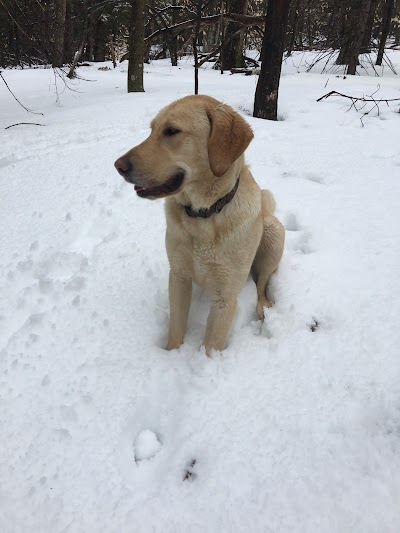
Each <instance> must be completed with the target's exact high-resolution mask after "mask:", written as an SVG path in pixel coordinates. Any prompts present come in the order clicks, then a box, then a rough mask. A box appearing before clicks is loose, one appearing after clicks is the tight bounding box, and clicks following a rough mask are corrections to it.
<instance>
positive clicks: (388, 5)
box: [376, 0, 394, 65]
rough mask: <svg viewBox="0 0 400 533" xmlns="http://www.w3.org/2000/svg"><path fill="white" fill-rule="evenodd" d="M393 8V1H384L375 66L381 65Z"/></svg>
mask: <svg viewBox="0 0 400 533" xmlns="http://www.w3.org/2000/svg"><path fill="white" fill-rule="evenodd" d="M393 7H394V0H385V3H384V6H383V17H382V33H381V39H380V41H379V50H378V56H377V58H376V64H377V65H382V59H383V54H384V52H385V45H386V39H387V36H388V35H389V30H390V23H391V21H392V13H393Z"/></svg>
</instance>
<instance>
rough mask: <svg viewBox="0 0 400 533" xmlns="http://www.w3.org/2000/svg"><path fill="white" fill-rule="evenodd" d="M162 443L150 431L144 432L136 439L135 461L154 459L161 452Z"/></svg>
mask: <svg viewBox="0 0 400 533" xmlns="http://www.w3.org/2000/svg"><path fill="white" fill-rule="evenodd" d="M160 448H161V442H160V441H159V440H158V438H157V435H156V434H155V433H154V432H153V431H151V430H150V429H144V430H142V431H141V432H140V433H139V434H138V436H137V437H136V440H135V444H134V453H135V461H136V462H138V461H144V460H146V459H152V458H153V457H155V455H157V453H158V452H159V451H160Z"/></svg>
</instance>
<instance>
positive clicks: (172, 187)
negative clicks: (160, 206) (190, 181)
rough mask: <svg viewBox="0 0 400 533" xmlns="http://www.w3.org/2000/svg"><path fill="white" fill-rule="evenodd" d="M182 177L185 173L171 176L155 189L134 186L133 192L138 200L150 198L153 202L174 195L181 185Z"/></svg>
mask: <svg viewBox="0 0 400 533" xmlns="http://www.w3.org/2000/svg"><path fill="white" fill-rule="evenodd" d="M184 177H185V173H184V172H179V173H178V174H175V175H174V176H172V178H170V179H169V180H168V181H166V182H165V183H162V184H161V185H157V186H156V187H148V188H146V187H140V186H139V185H135V191H136V194H137V195H138V196H140V198H150V199H153V200H154V199H156V198H164V197H165V196H169V195H170V194H173V193H175V192H176V191H177V190H178V189H179V187H180V186H181V185H182V183H183V179H184Z"/></svg>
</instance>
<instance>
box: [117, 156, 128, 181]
mask: <svg viewBox="0 0 400 533" xmlns="http://www.w3.org/2000/svg"><path fill="white" fill-rule="evenodd" d="M114 166H115V168H116V169H117V170H118V172H119V173H120V174H121V176H124V177H125V176H126V174H128V173H129V172H130V171H131V170H132V163H131V162H130V161H129V159H126V158H125V157H120V158H119V159H117V160H116V161H115V163H114Z"/></svg>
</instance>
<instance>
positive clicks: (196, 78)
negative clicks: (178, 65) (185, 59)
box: [193, 0, 201, 94]
mask: <svg viewBox="0 0 400 533" xmlns="http://www.w3.org/2000/svg"><path fill="white" fill-rule="evenodd" d="M200 24H201V0H198V1H197V23H196V28H195V31H194V34H193V56H194V94H199V58H198V55H197V40H198V38H199V33H200Z"/></svg>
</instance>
